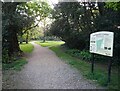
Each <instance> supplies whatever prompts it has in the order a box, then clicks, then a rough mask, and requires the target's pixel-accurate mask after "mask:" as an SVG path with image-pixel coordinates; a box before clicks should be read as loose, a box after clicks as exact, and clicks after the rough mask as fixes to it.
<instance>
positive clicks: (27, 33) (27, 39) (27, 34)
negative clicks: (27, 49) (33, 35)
mask: <svg viewBox="0 0 120 91" xmlns="http://www.w3.org/2000/svg"><path fill="white" fill-rule="evenodd" d="M28 35H29V33H28V31H27V36H26V44H28Z"/></svg>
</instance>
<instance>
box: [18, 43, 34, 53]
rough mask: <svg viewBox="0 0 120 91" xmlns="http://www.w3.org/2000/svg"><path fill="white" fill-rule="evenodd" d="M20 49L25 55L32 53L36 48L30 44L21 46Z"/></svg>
mask: <svg viewBox="0 0 120 91" xmlns="http://www.w3.org/2000/svg"><path fill="white" fill-rule="evenodd" d="M20 49H21V50H22V51H23V52H25V53H31V52H32V51H33V49H34V46H33V45H32V44H30V43H28V44H26V43H23V44H20Z"/></svg>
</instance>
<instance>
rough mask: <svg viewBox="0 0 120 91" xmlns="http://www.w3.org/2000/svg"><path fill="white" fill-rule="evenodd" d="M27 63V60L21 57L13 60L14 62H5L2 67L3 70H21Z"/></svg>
mask: <svg viewBox="0 0 120 91" xmlns="http://www.w3.org/2000/svg"><path fill="white" fill-rule="evenodd" d="M26 63H27V61H26V60H25V59H24V58H20V59H18V60H16V61H13V62H12V63H9V64H5V63H3V65H2V67H3V70H10V69H11V70H17V71H20V70H21V68H22V67H23V65H25V64H26Z"/></svg>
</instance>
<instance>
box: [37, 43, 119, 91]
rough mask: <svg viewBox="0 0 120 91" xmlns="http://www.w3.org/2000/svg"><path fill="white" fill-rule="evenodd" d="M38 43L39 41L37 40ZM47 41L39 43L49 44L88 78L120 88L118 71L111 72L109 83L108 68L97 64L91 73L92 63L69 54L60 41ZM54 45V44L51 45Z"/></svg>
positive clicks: (57, 53)
mask: <svg viewBox="0 0 120 91" xmlns="http://www.w3.org/2000/svg"><path fill="white" fill-rule="evenodd" d="M37 43H38V42H37ZM49 43H50V41H49V42H47V43H45V44H46V45H42V43H38V44H40V45H41V46H47V45H50V46H48V47H49V48H50V49H51V50H52V51H54V52H55V53H56V55H57V56H58V57H59V58H61V59H62V60H63V61H65V62H66V63H67V64H69V65H71V66H72V67H75V68H76V69H78V71H80V73H82V74H83V76H85V77H86V78H87V79H91V80H93V81H95V82H96V83H99V84H100V85H101V86H105V87H108V88H109V89H118V85H119V83H118V73H116V72H115V73H114V72H113V71H112V74H111V82H110V84H108V85H107V68H103V67H100V66H97V65H96V64H95V70H94V74H92V73H91V64H90V63H88V62H86V61H83V60H80V59H78V58H76V57H73V56H71V55H70V54H67V53H66V52H65V51H64V49H63V48H62V47H61V46H60V45H61V44H59V43H58V45H54V44H52V43H50V44H49ZM51 45H54V46H51Z"/></svg>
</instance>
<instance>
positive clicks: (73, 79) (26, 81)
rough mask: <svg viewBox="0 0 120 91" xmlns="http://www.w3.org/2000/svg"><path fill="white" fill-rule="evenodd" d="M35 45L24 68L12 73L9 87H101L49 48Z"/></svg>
mask: <svg viewBox="0 0 120 91" xmlns="http://www.w3.org/2000/svg"><path fill="white" fill-rule="evenodd" d="M32 44H33V45H34V51H33V52H32V53H31V54H30V55H29V56H27V59H28V64H26V65H25V67H24V68H23V70H21V71H20V72H17V73H16V74H13V75H11V76H10V77H9V78H10V79H9V82H8V83H10V84H9V85H7V86H4V87H3V88H5V89H6V88H7V89H8V88H9V89H101V88H102V87H100V86H97V85H96V84H95V83H94V82H91V81H89V80H86V79H85V78H83V76H82V75H81V74H80V73H79V72H78V71H77V70H76V69H74V68H72V67H70V66H69V65H67V64H65V63H64V62H63V61H62V60H61V59H59V58H58V57H57V56H56V55H55V53H54V52H52V51H51V50H49V49H48V48H45V47H41V46H39V45H38V44H35V43H33V42H32Z"/></svg>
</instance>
